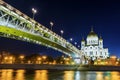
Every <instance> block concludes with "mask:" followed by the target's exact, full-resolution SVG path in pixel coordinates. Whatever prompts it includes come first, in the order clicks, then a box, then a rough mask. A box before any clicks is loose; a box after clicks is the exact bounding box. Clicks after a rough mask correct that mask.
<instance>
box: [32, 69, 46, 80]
mask: <svg viewBox="0 0 120 80" xmlns="http://www.w3.org/2000/svg"><path fill="white" fill-rule="evenodd" d="M47 73H48V71H47V70H36V71H35V78H34V80H48V74H47Z"/></svg>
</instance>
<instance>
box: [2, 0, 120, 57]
mask: <svg viewBox="0 0 120 80" xmlns="http://www.w3.org/2000/svg"><path fill="white" fill-rule="evenodd" d="M4 1H5V2H7V3H9V4H10V5H12V6H13V7H15V8H17V9H18V10H20V11H21V12H23V13H25V14H27V15H28V16H29V17H32V12H31V8H32V7H34V8H36V9H37V10H38V13H37V14H36V15H35V20H36V21H38V22H39V23H41V24H42V25H44V26H46V27H47V28H49V29H50V24H49V23H50V21H52V22H53V23H54V26H53V31H54V32H56V33H57V34H59V35H60V30H61V29H62V30H64V34H63V37H64V38H65V39H66V40H69V39H70V38H71V37H72V38H73V43H74V42H77V43H78V44H79V45H80V42H81V39H82V37H84V38H85V39H86V37H87V35H88V33H89V32H90V29H91V26H93V28H94V31H95V32H96V33H97V34H98V35H99V36H100V35H101V36H102V38H103V40H104V47H105V48H106V47H107V48H109V53H110V54H111V55H117V56H118V57H120V51H119V50H120V35H119V34H120V29H119V28H120V2H119V0H116V1H115V0H4ZM0 50H1V51H2V50H7V51H11V52H18V53H25V54H30V53H40V54H48V55H53V56H59V55H61V53H59V52H57V51H55V50H52V49H49V48H45V47H43V46H39V45H36V44H31V43H27V42H22V41H16V40H11V39H6V38H0Z"/></svg>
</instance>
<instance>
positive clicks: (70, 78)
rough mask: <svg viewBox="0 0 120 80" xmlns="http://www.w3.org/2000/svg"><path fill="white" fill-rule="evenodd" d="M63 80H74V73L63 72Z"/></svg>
mask: <svg viewBox="0 0 120 80" xmlns="http://www.w3.org/2000/svg"><path fill="white" fill-rule="evenodd" d="M63 79H64V80H74V71H64V77H63Z"/></svg>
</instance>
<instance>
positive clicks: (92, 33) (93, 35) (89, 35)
mask: <svg viewBox="0 0 120 80" xmlns="http://www.w3.org/2000/svg"><path fill="white" fill-rule="evenodd" d="M93 37H97V38H98V35H97V34H96V33H95V32H94V31H93V29H91V32H90V33H89V34H88V36H87V38H93Z"/></svg>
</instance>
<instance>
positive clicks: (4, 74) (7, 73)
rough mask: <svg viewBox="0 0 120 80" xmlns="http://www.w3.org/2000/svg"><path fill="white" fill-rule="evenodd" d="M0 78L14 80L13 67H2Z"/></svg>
mask: <svg viewBox="0 0 120 80" xmlns="http://www.w3.org/2000/svg"><path fill="white" fill-rule="evenodd" d="M0 80H13V70H12V69H7V70H5V69H2V70H1V76H0Z"/></svg>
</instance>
